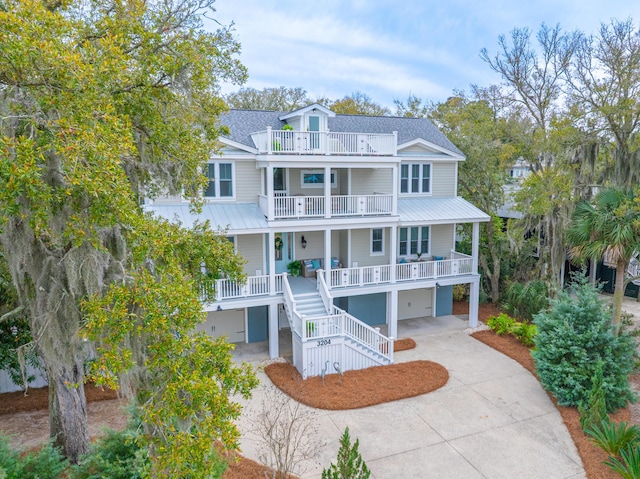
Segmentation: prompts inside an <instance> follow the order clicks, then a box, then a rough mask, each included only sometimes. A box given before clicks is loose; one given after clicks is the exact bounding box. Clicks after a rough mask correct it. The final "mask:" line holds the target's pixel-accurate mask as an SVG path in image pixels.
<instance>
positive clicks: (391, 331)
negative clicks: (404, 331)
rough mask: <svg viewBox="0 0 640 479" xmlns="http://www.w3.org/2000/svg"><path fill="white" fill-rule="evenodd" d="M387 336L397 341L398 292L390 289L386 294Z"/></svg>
mask: <svg viewBox="0 0 640 479" xmlns="http://www.w3.org/2000/svg"><path fill="white" fill-rule="evenodd" d="M387 326H388V328H387V329H388V330H387V333H388V334H387V335H388V336H389V337H390V338H394V339H398V290H397V289H392V290H391V291H389V293H388V294H387Z"/></svg>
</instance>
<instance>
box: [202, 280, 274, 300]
mask: <svg viewBox="0 0 640 479" xmlns="http://www.w3.org/2000/svg"><path fill="white" fill-rule="evenodd" d="M214 281H215V291H216V295H215V300H216V301H222V300H225V299H236V298H250V297H254V296H266V295H269V294H271V290H270V287H269V284H270V283H269V275H266V274H263V275H260V276H249V277H247V282H246V283H238V282H237V281H232V280H230V279H216V280H213V281H212V282H211V283H209V284H205V285H203V288H204V289H205V290H209V289H210V288H212V287H213V285H214ZM273 293H274V294H279V293H282V274H276V285H275V291H273Z"/></svg>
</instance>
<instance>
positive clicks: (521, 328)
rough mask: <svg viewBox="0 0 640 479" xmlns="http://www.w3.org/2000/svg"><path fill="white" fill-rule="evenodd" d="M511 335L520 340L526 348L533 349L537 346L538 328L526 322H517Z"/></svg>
mask: <svg viewBox="0 0 640 479" xmlns="http://www.w3.org/2000/svg"><path fill="white" fill-rule="evenodd" d="M511 334H513V335H514V336H515V337H516V338H517V339H518V341H520V342H521V343H522V344H524V345H525V346H527V347H532V346H534V345H535V344H536V336H537V335H538V326H536V325H535V324H531V323H528V322H526V321H522V322H517V323H516V324H515V325H514V326H513V327H512V328H511Z"/></svg>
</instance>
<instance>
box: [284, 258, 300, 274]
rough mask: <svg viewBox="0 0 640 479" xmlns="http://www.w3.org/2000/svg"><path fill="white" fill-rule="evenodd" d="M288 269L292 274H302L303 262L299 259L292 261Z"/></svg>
mask: <svg viewBox="0 0 640 479" xmlns="http://www.w3.org/2000/svg"><path fill="white" fill-rule="evenodd" d="M287 269H288V270H289V274H290V275H291V276H300V274H301V273H302V263H301V262H300V261H299V260H295V261H292V262H291V263H289V264H288V265H287Z"/></svg>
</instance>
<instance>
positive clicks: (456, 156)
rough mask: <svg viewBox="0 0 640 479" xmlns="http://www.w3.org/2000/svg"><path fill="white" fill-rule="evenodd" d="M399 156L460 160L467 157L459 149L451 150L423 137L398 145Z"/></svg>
mask: <svg viewBox="0 0 640 479" xmlns="http://www.w3.org/2000/svg"><path fill="white" fill-rule="evenodd" d="M398 156H439V157H443V158H444V159H450V160H458V161H464V159H465V158H464V156H463V155H462V154H461V153H460V152H459V150H458V151H451V150H449V149H447V148H443V147H442V146H439V145H436V144H434V143H431V142H430V141H426V140H423V139H421V138H418V139H416V140H412V141H409V142H407V143H404V144H402V145H398Z"/></svg>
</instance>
